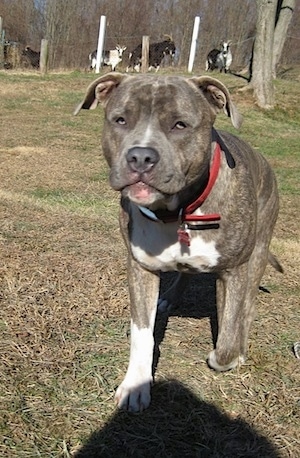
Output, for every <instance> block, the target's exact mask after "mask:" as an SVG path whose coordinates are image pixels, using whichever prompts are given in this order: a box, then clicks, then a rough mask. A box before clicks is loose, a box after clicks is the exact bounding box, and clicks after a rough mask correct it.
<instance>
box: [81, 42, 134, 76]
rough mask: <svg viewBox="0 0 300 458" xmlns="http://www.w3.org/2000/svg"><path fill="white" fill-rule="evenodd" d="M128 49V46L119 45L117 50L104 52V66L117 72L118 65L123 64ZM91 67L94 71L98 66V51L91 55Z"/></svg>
mask: <svg viewBox="0 0 300 458" xmlns="http://www.w3.org/2000/svg"><path fill="white" fill-rule="evenodd" d="M126 49H127V47H126V46H120V45H117V46H116V48H115V49H111V50H110V51H104V56H103V58H102V59H101V62H102V64H103V65H107V66H111V69H112V71H115V69H116V67H117V65H118V64H119V63H120V62H122V56H123V52H124V51H125V50H126ZM89 61H90V62H91V64H90V67H91V69H92V70H94V69H95V68H96V64H97V49H96V50H95V51H93V52H91V53H90V54H89Z"/></svg>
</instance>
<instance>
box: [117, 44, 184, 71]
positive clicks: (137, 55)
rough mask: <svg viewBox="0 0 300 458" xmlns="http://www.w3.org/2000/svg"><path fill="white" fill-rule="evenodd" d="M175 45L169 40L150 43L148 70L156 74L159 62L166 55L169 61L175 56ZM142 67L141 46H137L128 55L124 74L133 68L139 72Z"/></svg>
mask: <svg viewBox="0 0 300 458" xmlns="http://www.w3.org/2000/svg"><path fill="white" fill-rule="evenodd" d="M175 51H176V47H175V43H174V41H172V40H171V39H168V40H165V41H161V42H159V43H151V44H150V45H149V70H151V69H152V68H155V71H156V72H157V71H158V70H159V67H160V64H161V61H162V60H163V58H164V57H165V56H167V55H169V56H170V57H171V59H173V58H174V56H175ZM141 65H142V45H141V44H140V45H138V46H137V47H136V48H135V49H134V50H133V51H132V52H131V53H130V54H129V64H128V66H127V68H126V72H128V71H129V69H130V68H133V69H134V70H136V71H137V72H139V71H140V69H141Z"/></svg>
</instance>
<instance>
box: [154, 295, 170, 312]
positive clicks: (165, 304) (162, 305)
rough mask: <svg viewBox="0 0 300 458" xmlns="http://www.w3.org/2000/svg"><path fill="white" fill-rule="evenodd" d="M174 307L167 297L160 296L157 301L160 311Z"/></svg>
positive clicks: (167, 310)
mask: <svg viewBox="0 0 300 458" xmlns="http://www.w3.org/2000/svg"><path fill="white" fill-rule="evenodd" d="M171 309H172V304H170V303H169V302H168V300H167V299H164V298H159V299H158V302H157V310H158V312H159V313H165V312H170V311H171Z"/></svg>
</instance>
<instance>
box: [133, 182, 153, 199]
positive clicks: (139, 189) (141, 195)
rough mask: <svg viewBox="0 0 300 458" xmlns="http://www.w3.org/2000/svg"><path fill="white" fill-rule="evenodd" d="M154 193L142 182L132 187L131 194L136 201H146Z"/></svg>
mask: <svg viewBox="0 0 300 458" xmlns="http://www.w3.org/2000/svg"><path fill="white" fill-rule="evenodd" d="M152 193H153V189H152V188H151V187H150V186H148V185H147V184H145V183H143V182H142V181H139V182H138V183H135V184H132V185H131V186H130V194H131V195H132V197H134V198H135V199H140V200H145V199H147V198H148V197H150V196H151V194H152Z"/></svg>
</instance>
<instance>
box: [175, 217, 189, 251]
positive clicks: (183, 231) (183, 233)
mask: <svg viewBox="0 0 300 458" xmlns="http://www.w3.org/2000/svg"><path fill="white" fill-rule="evenodd" d="M187 229H188V225H187V224H186V223H181V224H180V226H179V228H178V230H177V235H178V242H180V243H183V244H184V245H187V246H190V244H191V237H190V234H189V233H188V231H187Z"/></svg>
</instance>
